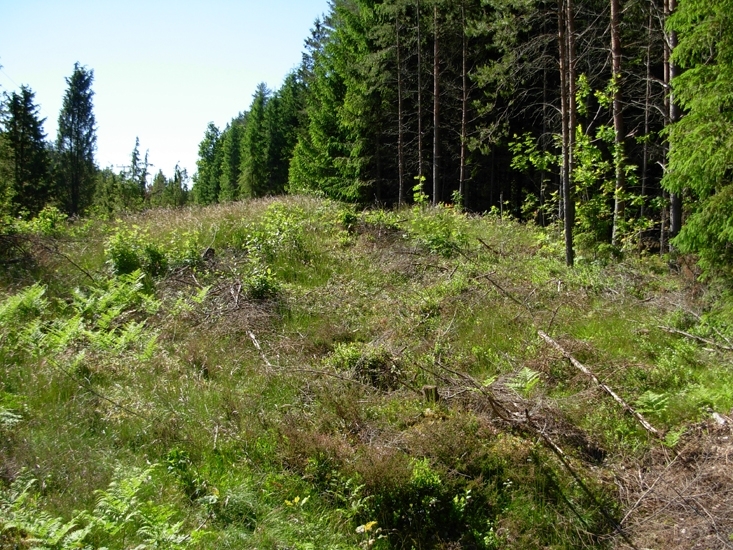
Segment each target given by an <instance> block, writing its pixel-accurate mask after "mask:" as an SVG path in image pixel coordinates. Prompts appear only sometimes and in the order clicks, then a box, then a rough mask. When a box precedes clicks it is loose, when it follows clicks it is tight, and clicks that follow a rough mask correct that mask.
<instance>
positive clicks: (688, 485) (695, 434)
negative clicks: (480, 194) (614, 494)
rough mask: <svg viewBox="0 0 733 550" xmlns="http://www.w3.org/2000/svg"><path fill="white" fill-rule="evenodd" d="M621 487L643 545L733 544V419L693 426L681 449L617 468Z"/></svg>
mask: <svg viewBox="0 0 733 550" xmlns="http://www.w3.org/2000/svg"><path fill="white" fill-rule="evenodd" d="M617 485H618V487H619V496H620V499H621V501H622V502H623V504H624V509H625V514H626V515H625V517H624V522H623V526H624V527H625V528H626V529H627V530H628V532H629V533H630V535H631V538H632V540H633V541H634V542H635V544H636V545H637V546H638V547H639V548H665V549H667V550H718V549H720V550H723V549H730V548H733V540H732V539H731V536H733V421H731V419H730V418H728V419H726V420H725V424H723V425H720V424H718V423H717V422H716V421H713V420H710V421H707V422H704V423H702V424H698V425H696V426H694V427H692V428H691V429H690V431H689V432H688V434H687V435H685V436H684V437H683V439H682V441H681V442H680V443H679V444H678V451H677V452H676V453H674V452H672V451H670V450H668V449H664V448H654V449H652V450H651V451H650V452H649V453H648V454H647V456H646V457H645V460H644V461H643V462H642V463H640V464H633V465H629V466H627V467H626V468H625V469H617ZM616 548H618V549H619V550H622V549H623V550H625V549H627V548H629V546H628V545H626V544H623V543H622V542H621V541H619V544H618V545H617V546H616Z"/></svg>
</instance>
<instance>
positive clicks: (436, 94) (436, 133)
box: [433, 5, 440, 206]
mask: <svg viewBox="0 0 733 550" xmlns="http://www.w3.org/2000/svg"><path fill="white" fill-rule="evenodd" d="M433 26H434V29H433V32H434V35H433V206H436V205H437V204H438V203H439V202H440V57H439V53H440V49H439V44H438V6H437V5H436V6H434V7H433Z"/></svg>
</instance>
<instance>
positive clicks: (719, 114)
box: [663, 0, 733, 274]
mask: <svg viewBox="0 0 733 550" xmlns="http://www.w3.org/2000/svg"><path fill="white" fill-rule="evenodd" d="M668 24H669V28H670V29H671V30H673V31H676V32H677V33H678V39H679V43H678V46H677V48H676V49H675V51H674V52H673V54H672V61H673V62H675V63H677V64H679V65H680V66H681V67H682V68H683V69H685V71H684V72H683V73H682V74H680V75H679V76H677V77H676V78H673V79H672V87H673V90H674V100H676V101H677V102H678V103H679V105H680V106H681V107H682V109H683V110H684V111H685V112H686V114H685V116H683V117H682V118H681V119H680V120H679V122H676V123H673V124H672V125H671V127H670V129H669V134H668V136H669V145H670V151H669V163H668V166H667V169H668V170H667V173H666V175H665V177H664V180H663V184H664V186H665V187H666V189H667V190H668V191H669V192H670V193H675V194H678V195H682V194H683V193H685V191H686V190H688V191H689V192H690V193H692V194H693V195H694V197H695V199H696V200H695V201H690V204H689V208H690V214H689V217H688V219H687V221H686V223H685V224H684V225H683V227H682V230H681V232H680V234H679V235H678V236H677V238H676V239H675V240H674V244H675V245H676V246H677V247H678V248H679V249H680V250H681V251H682V252H696V253H698V254H699V255H700V260H701V264H702V266H703V267H704V268H706V269H708V270H711V269H712V270H715V269H723V270H725V271H727V272H728V273H729V274H730V273H731V272H732V270H731V268H733V102H732V101H731V98H733V0H709V1H705V2H703V1H701V0H688V1H686V2H680V4H679V7H678V8H677V11H676V13H674V15H673V16H672V17H671V18H670V20H669V23H668Z"/></svg>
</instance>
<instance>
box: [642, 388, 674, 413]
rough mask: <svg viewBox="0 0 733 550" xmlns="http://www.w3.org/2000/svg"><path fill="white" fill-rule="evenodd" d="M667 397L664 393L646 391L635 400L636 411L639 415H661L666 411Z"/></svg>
mask: <svg viewBox="0 0 733 550" xmlns="http://www.w3.org/2000/svg"><path fill="white" fill-rule="evenodd" d="M668 401H669V396H668V395H667V394H664V393H654V392H652V391H646V392H644V393H643V394H641V395H640V396H639V398H638V399H637V400H636V403H635V406H636V410H637V411H639V412H640V413H647V414H657V415H658V414H662V413H663V412H664V411H666V410H667V403H668Z"/></svg>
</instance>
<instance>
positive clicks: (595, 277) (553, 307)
mask: <svg viewBox="0 0 733 550" xmlns="http://www.w3.org/2000/svg"><path fill="white" fill-rule="evenodd" d="M2 244H3V247H2V248H3V252H2V256H1V257H0V262H2V263H1V264H0V265H2V270H1V271H0V547H8V548H25V547H33V546H34V545H35V546H36V547H41V548H79V547H85V545H86V547H91V548H96V547H107V548H133V547H134V548H251V549H256V548H257V549H283V550H284V549H293V550H309V549H314V550H316V549H317V550H320V549H341V548H381V549H388V548H395V549H397V548H405V549H410V548H415V549H433V548H434V549H452V550H458V549H498V548H507V549H508V548H512V549H517V548H528V549H529V548H553V549H555V548H558V549H559V548H568V549H570V548H573V549H575V548H618V549H628V548H637V549H641V548H665V549H666V550H670V549H676V548H679V549H683V548H684V549H690V548H700V549H703V548H704V549H725V548H733V539H732V538H731V537H732V536H733V467H732V465H731V462H732V461H733V420H732V419H731V416H732V415H733V414H732V413H733V361H732V359H733V343H732V342H733V302H732V301H731V294H730V290H729V288H728V286H727V285H726V284H725V283H724V282H720V281H714V280H708V281H701V279H700V276H699V273H697V272H696V271H695V269H694V267H690V266H694V264H693V263H691V260H690V259H689V258H674V259H669V258H664V259H662V258H660V257H659V255H658V254H654V253H651V252H642V251H639V250H638V249H635V248H634V247H633V246H632V245H629V249H628V250H625V251H623V253H622V254H621V255H620V257H617V256H612V255H609V256H601V255H599V254H598V253H597V252H594V251H586V250H583V249H580V250H579V251H578V261H577V265H576V266H575V267H574V268H568V267H566V266H565V265H564V262H563V258H562V251H563V243H562V240H561V235H560V234H558V233H557V231H556V229H555V228H541V227H536V226H533V225H527V224H520V223H517V222H516V221H514V220H511V219H506V218H505V219H501V218H499V217H496V216H469V215H465V214H462V213H460V212H458V211H456V210H455V209H452V208H447V207H440V208H421V207H414V208H412V209H406V210H401V211H383V210H368V211H358V210H354V209H353V207H350V206H347V205H342V204H338V203H335V202H330V201H325V200H320V199H314V198H307V197H289V198H277V199H265V200H258V201H251V202H245V203H233V204H227V205H219V206H212V207H208V208H198V209H184V210H156V211H149V212H145V213H141V214H135V215H130V216H127V217H125V218H122V219H117V220H107V221H103V220H92V221H87V222H83V223H82V222H76V223H75V224H66V223H61V222H58V220H56V221H54V220H46V221H45V222H43V221H41V222H37V223H35V224H30V225H28V226H27V227H25V228H24V230H23V231H21V232H18V233H15V234H7V235H4V236H3V243H2Z"/></svg>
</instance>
